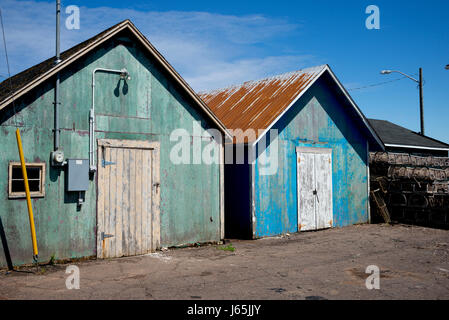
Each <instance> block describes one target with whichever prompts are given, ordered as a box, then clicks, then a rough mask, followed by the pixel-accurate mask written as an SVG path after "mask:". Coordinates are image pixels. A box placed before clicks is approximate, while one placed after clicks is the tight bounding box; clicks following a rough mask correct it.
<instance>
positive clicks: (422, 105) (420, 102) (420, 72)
mask: <svg viewBox="0 0 449 320" xmlns="http://www.w3.org/2000/svg"><path fill="white" fill-rule="evenodd" d="M419 112H420V115H421V135H422V136H423V135H424V99H423V78H422V68H419Z"/></svg>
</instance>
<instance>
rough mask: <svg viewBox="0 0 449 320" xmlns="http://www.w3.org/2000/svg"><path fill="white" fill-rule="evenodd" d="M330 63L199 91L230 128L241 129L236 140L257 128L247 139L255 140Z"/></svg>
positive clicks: (240, 140) (247, 140) (248, 140)
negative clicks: (248, 130)
mask: <svg viewBox="0 0 449 320" xmlns="http://www.w3.org/2000/svg"><path fill="white" fill-rule="evenodd" d="M326 67H327V65H322V66H317V67H312V68H307V69H303V70H298V71H295V72H289V73H285V74H281V75H277V76H274V77H270V78H266V79H262V80H257V81H248V82H245V83H243V84H241V85H236V86H231V87H228V88H224V89H218V90H213V91H210V92H203V93H199V96H200V97H201V98H202V99H203V100H204V102H206V104H207V105H208V106H209V108H211V109H212V111H213V112H214V113H215V114H216V115H217V117H218V118H219V119H220V120H221V121H222V122H223V123H224V125H225V126H226V128H228V129H232V130H235V129H241V130H243V132H242V133H237V134H235V137H234V142H243V139H244V138H245V137H244V135H243V133H244V132H245V131H246V130H247V129H253V130H255V131H256V136H255V137H249V138H247V139H245V142H248V143H251V142H255V141H256V140H257V138H259V136H258V134H259V132H258V131H259V129H262V130H265V129H267V128H268V127H269V126H270V125H271V124H272V123H273V122H274V121H275V120H276V119H277V118H278V117H279V116H280V115H281V114H282V113H283V112H284V111H285V110H286V109H287V108H288V107H289V106H290V105H291V103H292V102H294V101H295V99H296V98H297V97H298V96H299V95H301V93H303V91H304V90H306V88H307V86H308V85H309V84H310V83H312V82H313V81H314V80H315V79H316V78H317V77H318V76H319V75H320V74H321V72H322V71H323V70H324V69H326Z"/></svg>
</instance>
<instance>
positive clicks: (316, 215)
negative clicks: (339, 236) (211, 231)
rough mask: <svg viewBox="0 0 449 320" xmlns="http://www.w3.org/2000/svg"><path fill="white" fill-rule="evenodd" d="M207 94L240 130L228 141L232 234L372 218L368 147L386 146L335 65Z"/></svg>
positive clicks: (233, 128) (234, 129) (275, 231)
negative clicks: (334, 71) (332, 68)
mask: <svg viewBox="0 0 449 320" xmlns="http://www.w3.org/2000/svg"><path fill="white" fill-rule="evenodd" d="M200 97H201V98H202V99H203V100H204V101H205V102H206V103H207V104H208V106H209V107H210V108H211V109H212V110H213V111H214V113H215V114H216V115H217V117H218V118H219V119H220V120H221V121H222V122H223V123H224V124H225V126H226V127H227V128H228V129H229V130H230V131H231V133H233V136H234V138H233V141H232V142H228V143H227V144H226V147H225V155H226V164H225V230H226V231H225V232H226V236H227V237H229V238H236V237H237V238H258V237H264V236H274V235H280V234H285V233H291V232H297V231H306V230H317V229H324V228H331V227H343V226H348V225H351V224H357V223H366V222H369V220H370V213H369V212H370V210H369V178H368V177H369V166H368V159H369V157H368V151H369V150H370V149H371V150H373V149H374V150H383V148H384V146H383V144H382V142H381V140H380V139H379V137H378V136H377V134H376V132H375V131H374V130H373V128H372V127H371V125H370V124H369V122H368V121H367V119H366V118H365V116H364V115H363V114H362V112H361V111H360V109H359V108H358V107H357V105H356V104H355V102H354V100H353V99H352V98H351V96H350V95H349V94H348V92H347V91H346V90H345V88H344V87H343V86H342V84H341V83H340V82H339V80H338V79H337V78H336V76H335V74H334V73H333V71H332V70H331V69H330V67H329V66H328V65H322V66H318V67H313V68H308V69H304V70H300V71H296V72H291V73H287V74H283V75H279V76H275V77H271V78H267V79H263V80H259V81H249V82H245V83H243V84H242V85H236V86H232V87H229V88H225V89H220V90H214V91H211V92H206V93H201V94H200Z"/></svg>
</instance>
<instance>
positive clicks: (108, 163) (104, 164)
mask: <svg viewBox="0 0 449 320" xmlns="http://www.w3.org/2000/svg"><path fill="white" fill-rule="evenodd" d="M113 164H116V163H115V162H112V161H106V160H104V159H102V160H101V166H102V167H103V168H104V167H106V166H110V165H113Z"/></svg>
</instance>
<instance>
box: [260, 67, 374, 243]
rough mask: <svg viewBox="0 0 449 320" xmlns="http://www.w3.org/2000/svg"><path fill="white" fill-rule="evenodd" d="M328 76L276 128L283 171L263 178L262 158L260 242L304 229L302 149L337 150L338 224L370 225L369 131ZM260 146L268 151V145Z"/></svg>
mask: <svg viewBox="0 0 449 320" xmlns="http://www.w3.org/2000/svg"><path fill="white" fill-rule="evenodd" d="M328 77H329V76H328V75H327V74H325V75H323V76H322V77H321V78H320V79H319V80H318V81H317V82H316V83H315V84H314V85H312V87H311V88H310V89H309V90H308V91H307V92H306V93H305V94H304V95H303V96H302V97H301V98H300V99H299V100H298V101H297V102H296V103H295V105H294V106H292V108H291V109H290V110H289V111H288V112H287V113H286V114H285V115H284V116H283V117H282V118H281V119H280V120H279V121H278V122H277V123H276V124H275V126H274V127H273V129H277V130H278V134H279V136H278V148H279V152H278V154H279V157H278V162H279V166H278V171H277V173H276V174H274V175H262V174H261V169H262V168H263V167H264V166H263V164H261V162H260V157H258V158H257V159H256V163H255V178H254V188H255V208H254V210H255V218H256V221H255V225H254V230H253V233H254V234H253V236H254V237H256V238H257V237H263V236H273V235H279V234H284V233H290V232H297V231H298V212H297V201H298V200H297V164H296V147H298V146H304V147H318V148H332V161H333V163H332V184H333V217H334V218H333V224H334V226H335V227H343V226H348V225H351V224H357V223H364V222H368V221H369V213H368V191H367V190H368V189H367V188H368V185H367V183H368V177H367V164H368V159H367V138H366V136H365V133H364V132H365V131H366V130H365V129H364V128H363V125H362V124H361V121H360V120H359V119H357V117H356V116H355V114H354V112H353V108H352V106H351V105H350V104H349V103H348V102H347V101H345V99H343V97H342V96H341V94H340V93H339V92H338V91H337V90H336V88H335V87H334V86H333V85H332V81H330V80H329V78H328ZM266 140H267V142H269V140H270V138H269V137H267V139H266ZM267 144H268V143H267ZM272 146H273V145H272V144H271V145H269V146H268V147H267V148H268V150H267V151H268V152H271V151H272V149H273V147H272ZM257 148H258V150H259V149H260V148H261V150H265V143H262V144H261V143H260V142H259V143H258V145H257Z"/></svg>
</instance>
